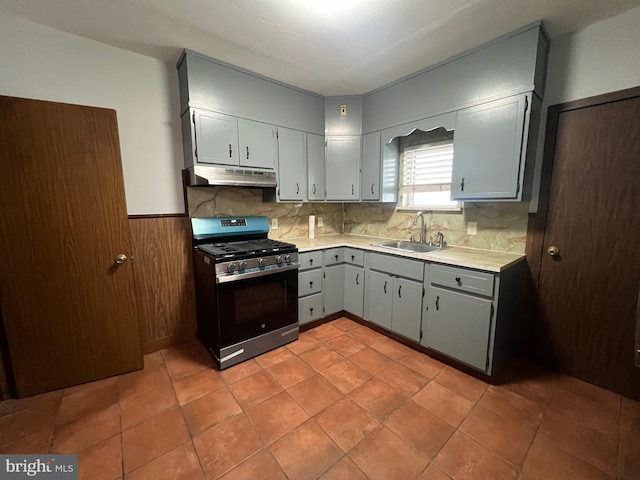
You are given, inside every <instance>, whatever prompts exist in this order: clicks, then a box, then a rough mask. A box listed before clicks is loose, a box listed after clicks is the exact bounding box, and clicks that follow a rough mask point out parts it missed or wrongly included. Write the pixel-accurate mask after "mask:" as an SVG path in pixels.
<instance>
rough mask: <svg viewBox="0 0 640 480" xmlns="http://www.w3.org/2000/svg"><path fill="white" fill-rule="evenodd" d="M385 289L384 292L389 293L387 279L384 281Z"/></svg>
mask: <svg viewBox="0 0 640 480" xmlns="http://www.w3.org/2000/svg"><path fill="white" fill-rule="evenodd" d="M382 288H383V289H384V293H387V281H386V280H385V282H384V287H382Z"/></svg>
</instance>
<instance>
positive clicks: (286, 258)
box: [284, 253, 291, 262]
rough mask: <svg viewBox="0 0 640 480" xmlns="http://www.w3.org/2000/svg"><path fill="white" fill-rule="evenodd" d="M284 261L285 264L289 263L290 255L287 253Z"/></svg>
mask: <svg viewBox="0 0 640 480" xmlns="http://www.w3.org/2000/svg"><path fill="white" fill-rule="evenodd" d="M284 261H285V262H290V261H291V255H289V254H288V253H287V254H286V255H285V256H284Z"/></svg>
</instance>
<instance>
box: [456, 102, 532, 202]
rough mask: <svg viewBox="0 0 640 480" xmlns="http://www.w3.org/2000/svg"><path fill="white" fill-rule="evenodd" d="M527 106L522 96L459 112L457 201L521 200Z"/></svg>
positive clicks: (457, 124)
mask: <svg viewBox="0 0 640 480" xmlns="http://www.w3.org/2000/svg"><path fill="white" fill-rule="evenodd" d="M527 105H528V100H527V96H526V95H521V96H517V97H510V98H506V99H502V100H497V101H495V102H489V103H485V104H483V105H479V106H476V107H471V108H467V109H464V110H460V111H459V112H457V117H456V127H455V134H454V137H453V149H454V153H453V174H452V179H451V196H452V198H453V199H455V200H473V199H516V198H517V197H518V193H519V190H520V185H519V181H520V180H519V179H520V168H521V159H522V160H523V161H524V155H522V152H523V151H526V148H525V149H523V140H524V137H525V135H524V131H525V123H528V122H525V116H526V114H527ZM522 168H524V165H522Z"/></svg>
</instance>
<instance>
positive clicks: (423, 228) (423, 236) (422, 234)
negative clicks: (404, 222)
mask: <svg viewBox="0 0 640 480" xmlns="http://www.w3.org/2000/svg"><path fill="white" fill-rule="evenodd" d="M418 218H420V220H422V223H421V225H420V243H424V242H425V240H426V237H427V227H426V225H425V224H424V214H423V213H422V212H418V213H416V216H415V217H414V218H413V226H414V227H415V226H416V225H417V224H418Z"/></svg>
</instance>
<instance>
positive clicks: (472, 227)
mask: <svg viewBox="0 0 640 480" xmlns="http://www.w3.org/2000/svg"><path fill="white" fill-rule="evenodd" d="M477 234H478V222H468V223H467V235H477Z"/></svg>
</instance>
